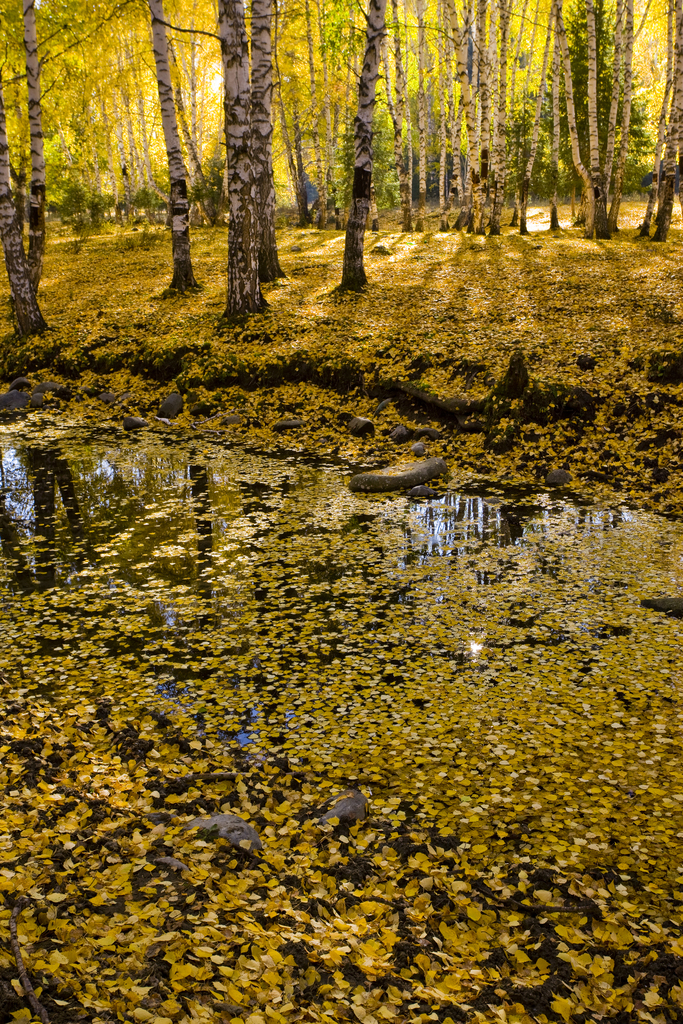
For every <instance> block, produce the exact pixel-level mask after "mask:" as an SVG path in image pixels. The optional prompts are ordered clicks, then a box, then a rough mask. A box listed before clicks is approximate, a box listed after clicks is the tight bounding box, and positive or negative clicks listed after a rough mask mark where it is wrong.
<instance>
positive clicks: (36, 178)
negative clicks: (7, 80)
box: [24, 0, 45, 293]
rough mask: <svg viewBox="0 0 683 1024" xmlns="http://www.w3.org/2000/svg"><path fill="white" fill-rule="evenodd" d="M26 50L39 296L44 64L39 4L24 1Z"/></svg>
mask: <svg viewBox="0 0 683 1024" xmlns="http://www.w3.org/2000/svg"><path fill="white" fill-rule="evenodd" d="M24 47H25V49H26V81H27V84H28V121H29V131H30V137H31V204H30V208H29V221H28V266H29V272H30V274H31V284H32V285H33V289H34V291H35V292H36V293H37V291H38V286H39V285H40V279H41V277H42V276H43V258H44V256H45V149H44V144H43V116H42V106H41V95H40V60H39V59H38V34H37V31H36V12H35V0H24Z"/></svg>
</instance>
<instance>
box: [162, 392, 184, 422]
mask: <svg viewBox="0 0 683 1024" xmlns="http://www.w3.org/2000/svg"><path fill="white" fill-rule="evenodd" d="M183 404H184V403H183V396H182V395H179V394H178V392H177V391H173V392H172V393H171V394H170V395H167V396H166V398H165V399H164V400H163V402H162V403H161V405H160V406H159V412H158V413H157V416H159V417H161V418H162V419H165V420H174V419H175V418H176V416H179V415H180V413H181V412H182V411H183Z"/></svg>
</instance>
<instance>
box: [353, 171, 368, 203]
mask: <svg viewBox="0 0 683 1024" xmlns="http://www.w3.org/2000/svg"><path fill="white" fill-rule="evenodd" d="M371 185H372V172H371V171H366V170H365V168H364V167H356V168H355V169H354V172H353V198H354V199H370V187H371Z"/></svg>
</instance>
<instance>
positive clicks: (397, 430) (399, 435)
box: [389, 423, 413, 444]
mask: <svg viewBox="0 0 683 1024" xmlns="http://www.w3.org/2000/svg"><path fill="white" fill-rule="evenodd" d="M412 436H413V432H412V430H411V429H410V427H406V425H405V424H404V423H397V424H396V426H395V427H393V429H392V430H390V431H389V440H390V441H393V442H394V443H395V444H405V443H406V441H410V439H411V437H412Z"/></svg>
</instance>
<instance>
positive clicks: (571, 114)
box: [555, 0, 595, 238]
mask: <svg viewBox="0 0 683 1024" xmlns="http://www.w3.org/2000/svg"><path fill="white" fill-rule="evenodd" d="M555 17H556V32H557V35H558V37H559V40H560V46H561V48H562V63H563V67H564V94H565V102H566V106H567V123H568V126H569V138H570V141H571V146H572V160H573V161H574V167H575V168H576V171H577V174H579V175H580V176H581V179H582V181H583V185H584V192H585V194H586V200H587V201H586V227H585V232H584V235H585V237H586V238H592V237H593V227H594V224H595V195H594V193H593V188H592V182H591V176H590V174H589V173H588V171H587V170H586V167H585V165H584V163H583V161H582V159H581V147H580V145H579V133H578V131H577V129H576V110H575V107H574V85H573V82H572V65H571V58H570V56H569V45H568V43H567V33H566V31H565V27H564V18H563V15H562V0H556V5H555Z"/></svg>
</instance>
